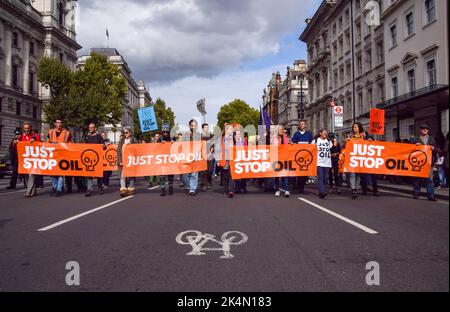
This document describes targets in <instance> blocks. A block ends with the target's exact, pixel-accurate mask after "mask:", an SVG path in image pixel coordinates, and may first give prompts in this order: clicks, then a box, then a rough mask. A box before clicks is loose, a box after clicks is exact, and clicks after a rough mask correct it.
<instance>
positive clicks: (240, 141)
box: [233, 130, 248, 194]
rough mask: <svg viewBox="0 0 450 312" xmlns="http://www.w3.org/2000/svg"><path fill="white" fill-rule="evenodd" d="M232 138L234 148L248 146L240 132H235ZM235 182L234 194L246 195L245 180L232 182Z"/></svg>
mask: <svg viewBox="0 0 450 312" xmlns="http://www.w3.org/2000/svg"><path fill="white" fill-rule="evenodd" d="M233 136H234V141H233V142H234V144H235V146H238V147H243V148H244V147H246V146H248V141H247V140H245V138H244V137H243V136H242V135H241V131H240V130H237V131H236V132H234V134H233ZM234 181H235V182H234V183H235V191H236V194H240V193H241V192H242V193H244V194H247V193H248V190H247V179H238V180H234Z"/></svg>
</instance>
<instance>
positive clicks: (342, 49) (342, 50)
mask: <svg viewBox="0 0 450 312" xmlns="http://www.w3.org/2000/svg"><path fill="white" fill-rule="evenodd" d="M343 55H344V38H343V37H342V36H341V38H339V57H341V56H343Z"/></svg>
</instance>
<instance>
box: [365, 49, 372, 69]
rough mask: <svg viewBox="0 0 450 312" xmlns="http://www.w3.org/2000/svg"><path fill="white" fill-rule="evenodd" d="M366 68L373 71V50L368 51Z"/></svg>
mask: <svg viewBox="0 0 450 312" xmlns="http://www.w3.org/2000/svg"><path fill="white" fill-rule="evenodd" d="M366 66H367V70H371V69H372V50H371V49H367V50H366Z"/></svg>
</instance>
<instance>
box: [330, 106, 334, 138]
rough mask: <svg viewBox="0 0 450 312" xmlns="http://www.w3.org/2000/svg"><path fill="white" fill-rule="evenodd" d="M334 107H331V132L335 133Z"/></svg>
mask: <svg viewBox="0 0 450 312" xmlns="http://www.w3.org/2000/svg"><path fill="white" fill-rule="evenodd" d="M334 118H335V117H334V107H332V108H331V129H332V130H331V132H333V133H334Z"/></svg>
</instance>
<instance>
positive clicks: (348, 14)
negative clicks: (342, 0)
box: [345, 9, 350, 24]
mask: <svg viewBox="0 0 450 312" xmlns="http://www.w3.org/2000/svg"><path fill="white" fill-rule="evenodd" d="M349 21H350V11H349V10H348V9H347V10H345V23H346V24H348V22H349Z"/></svg>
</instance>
